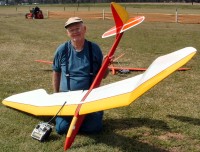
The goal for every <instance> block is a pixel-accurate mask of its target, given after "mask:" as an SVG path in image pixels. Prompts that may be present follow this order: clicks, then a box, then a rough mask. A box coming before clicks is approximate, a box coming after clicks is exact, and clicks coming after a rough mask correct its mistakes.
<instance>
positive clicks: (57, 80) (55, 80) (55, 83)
mask: <svg viewBox="0 0 200 152" xmlns="http://www.w3.org/2000/svg"><path fill="white" fill-rule="evenodd" d="M60 76H61V73H60V72H56V71H53V89H54V92H59V91H60Z"/></svg>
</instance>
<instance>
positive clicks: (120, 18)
mask: <svg viewBox="0 0 200 152" xmlns="http://www.w3.org/2000/svg"><path fill="white" fill-rule="evenodd" d="M111 10H112V14H113V18H114V21H115V25H116V30H117V32H116V33H119V32H120V30H121V28H122V27H123V25H124V24H125V23H126V22H127V21H128V19H129V15H128V12H127V11H126V10H125V9H124V8H123V7H122V6H120V5H118V4H116V3H114V2H112V3H111Z"/></svg>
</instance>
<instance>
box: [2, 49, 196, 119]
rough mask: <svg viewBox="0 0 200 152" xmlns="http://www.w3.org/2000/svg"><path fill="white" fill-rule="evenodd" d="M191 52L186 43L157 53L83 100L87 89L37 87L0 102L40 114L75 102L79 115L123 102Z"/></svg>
mask: <svg viewBox="0 0 200 152" xmlns="http://www.w3.org/2000/svg"><path fill="white" fill-rule="evenodd" d="M195 53H196V49H195V48H192V47H187V48H184V49H181V50H178V51H176V52H173V53H170V54H167V55H164V56H161V57H159V58H157V59H156V60H155V61H154V62H153V63H152V64H151V65H150V67H149V68H148V69H147V70H146V71H145V72H144V73H143V74H140V75H137V76H134V77H132V78H129V79H125V80H122V81H119V82H115V83H112V84H108V85H105V86H102V87H99V88H96V89H93V90H92V91H91V92H90V94H89V95H88V97H87V98H86V100H85V101H84V102H81V99H82V98H83V96H85V94H86V92H87V90H86V91H81V90H80V91H71V92H63V93H54V94H50V95H49V94H47V93H46V91H45V90H43V89H39V90H34V91H30V92H25V93H21V94H17V95H13V96H10V97H8V98H6V99H4V100H3V104H4V105H6V106H9V107H12V108H15V109H18V110H21V111H24V112H27V113H31V114H33V115H41V116H46V115H55V114H56V113H57V111H58V110H59V109H60V107H61V106H62V105H63V103H64V102H65V101H67V103H66V105H65V106H64V108H63V109H62V110H61V111H60V113H59V115H74V112H75V110H76V107H77V105H79V104H82V107H81V109H80V111H79V114H80V115H82V114H87V113H91V112H96V111H101V110H107V109H112V108H118V107H122V106H127V105H129V104H131V103H132V102H133V101H135V100H136V99H137V98H138V97H140V96H141V95H142V94H144V93H145V92H146V91H148V90H149V89H150V88H152V87H153V86H154V85H156V84H157V83H158V82H160V81H161V80H163V79H164V78H166V77H167V76H168V75H170V74H171V73H172V72H174V71H176V70H177V69H178V68H179V67H181V66H182V65H184V64H185V63H187V62H188V61H189V60H190V59H191V58H192V57H193V56H194V54H195ZM121 88H123V89H121ZM97 105H98V106H97Z"/></svg>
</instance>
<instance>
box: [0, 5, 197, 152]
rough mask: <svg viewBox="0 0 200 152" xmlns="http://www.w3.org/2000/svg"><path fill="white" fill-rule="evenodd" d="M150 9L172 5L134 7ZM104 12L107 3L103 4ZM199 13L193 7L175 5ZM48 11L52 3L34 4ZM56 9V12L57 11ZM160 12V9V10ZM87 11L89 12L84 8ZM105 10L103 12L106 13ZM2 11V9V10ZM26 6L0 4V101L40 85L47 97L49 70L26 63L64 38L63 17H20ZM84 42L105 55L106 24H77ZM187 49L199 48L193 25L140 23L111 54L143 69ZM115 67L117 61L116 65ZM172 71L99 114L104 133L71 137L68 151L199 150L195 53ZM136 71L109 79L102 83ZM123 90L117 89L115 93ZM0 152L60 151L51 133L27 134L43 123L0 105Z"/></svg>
mask: <svg viewBox="0 0 200 152" xmlns="http://www.w3.org/2000/svg"><path fill="white" fill-rule="evenodd" d="M136 6H138V7H137V8H134V6H133V10H134V9H138V8H139V7H140V8H141V9H144V10H145V9H146V10H151V11H153V12H156V11H158V12H159V13H160V10H162V11H165V12H168V11H170V10H171V9H172V8H173V10H174V8H176V7H177V5H175V6H174V5H172V6H168V5H166V6H165V7H164V6H163V5H153V6H147V5H136ZM104 7H107V6H104ZM178 7H180V9H182V10H184V11H186V12H190V11H191V12H197V13H199V12H198V11H199V7H200V5H195V6H190V5H183V6H181V5H180V6H178ZM41 8H44V12H45V10H47V9H48V10H49V9H50V10H54V9H55V10H56V9H57V6H42V7H41ZM58 8H63V6H59V7H58ZM161 8H162V9H161ZM91 9H92V8H91ZM107 9H108V8H107ZM8 10H9V11H8ZM27 12H28V6H26V7H18V8H17V11H16V7H14V6H13V7H0V46H1V47H0V100H1V101H2V100H3V99H4V98H6V97H8V96H10V95H13V94H16V93H20V92H25V91H29V90H34V89H38V88H44V89H45V90H47V91H48V93H52V92H53V89H52V82H51V75H52V71H51V66H50V65H45V64H41V63H37V62H34V60H38V59H43V60H52V59H53V54H54V51H55V49H56V48H57V47H58V45H59V44H60V43H63V42H64V41H66V40H68V38H67V36H66V34H65V29H64V23H65V20H64V19H44V20H26V19H25V18H24V15H25V13H27ZM85 24H86V25H87V30H88V31H87V36H86V37H87V38H88V39H89V40H92V41H94V42H96V43H98V44H99V45H100V46H101V48H102V50H103V53H104V54H105V55H106V53H107V52H108V50H109V49H110V47H111V45H112V42H113V38H107V39H101V35H102V34H103V33H104V32H105V31H106V30H107V29H109V28H110V27H111V26H112V25H113V24H114V23H113V21H112V20H104V21H103V20H89V19H88V20H85ZM187 46H193V47H195V48H196V49H197V50H198V51H199V50H200V25H199V24H179V23H164V22H145V21H144V22H143V23H142V24H140V25H139V26H137V27H135V28H133V29H131V30H129V31H128V32H126V33H125V34H124V36H123V38H122V40H121V43H120V44H119V47H118V49H117V51H116V56H118V55H120V54H121V53H125V55H124V56H123V57H122V58H120V59H119V60H118V61H119V63H120V65H121V66H130V67H148V66H149V65H150V64H151V62H152V61H153V60H154V59H155V58H156V57H158V56H161V55H164V54H167V53H170V52H173V51H176V50H178V49H181V48H184V47H187ZM116 65H118V63H116ZM184 67H188V68H191V70H189V71H182V72H178V71H177V72H175V73H173V74H172V75H171V76H169V77H168V78H167V79H165V80H164V81H162V82H161V83H159V84H158V85H157V86H155V87H154V88H152V89H151V90H150V91H149V92H147V93H146V94H145V95H143V96H142V97H140V98H139V99H138V100H137V101H135V102H134V103H132V104H131V105H130V106H128V107H123V108H118V109H112V110H108V111H105V115H104V130H103V131H102V132H101V133H100V134H96V135H78V136H77V137H76V139H75V142H74V144H73V145H72V147H71V149H70V150H69V151H70V152H77V151H78V152H85V151H87V152H94V151H97V152H147V151H148V152H188V151H193V152H198V151H200V99H199V97H200V96H199V90H200V81H199V80H200V60H199V52H198V53H197V54H196V56H195V57H194V58H193V59H192V60H191V61H190V62H189V63H187V64H186V65H185V66H184ZM140 73H141V72H131V73H130V74H117V75H112V74H110V75H109V77H108V78H107V79H105V80H104V81H103V83H102V85H104V84H107V83H110V82H115V81H118V80H122V79H125V78H128V77H131V76H134V75H137V74H140ZM122 89H123V88H122ZM0 112H1V113H0V128H1V132H0V151H1V152H16V151H19V152H27V151H28V152H36V151H37V152H46V151H48V152H55V151H56V152H62V151H63V143H64V140H65V137H64V136H60V135H57V134H56V132H55V131H53V132H52V134H51V136H50V138H49V140H48V141H46V142H44V143H40V142H38V141H36V140H33V139H32V138H31V136H30V134H31V132H32V130H33V129H34V127H35V125H36V124H38V123H39V122H40V121H47V120H49V118H44V117H34V116H32V115H28V114H25V113H22V112H19V111H17V110H13V109H11V108H7V107H5V106H4V105H2V104H0Z"/></svg>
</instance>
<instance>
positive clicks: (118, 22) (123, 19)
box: [102, 2, 145, 38]
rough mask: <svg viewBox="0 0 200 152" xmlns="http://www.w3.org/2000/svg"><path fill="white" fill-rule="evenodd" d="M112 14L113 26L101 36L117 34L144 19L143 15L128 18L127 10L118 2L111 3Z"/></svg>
mask: <svg viewBox="0 0 200 152" xmlns="http://www.w3.org/2000/svg"><path fill="white" fill-rule="evenodd" d="M111 10H112V15H113V18H114V21H115V26H114V27H113V28H111V29H109V30H108V31H107V32H105V33H104V34H103V35H102V38H106V37H110V36H113V35H118V34H119V33H123V32H124V31H126V30H128V29H130V28H132V27H134V26H136V25H138V24H140V23H141V22H142V21H143V20H144V18H145V17H144V16H137V17H133V18H129V15H128V12H127V11H126V10H125V9H124V8H123V7H122V6H120V5H119V4H116V3H114V2H112V3H111Z"/></svg>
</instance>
